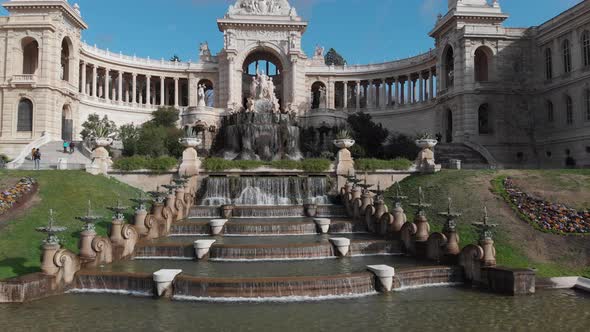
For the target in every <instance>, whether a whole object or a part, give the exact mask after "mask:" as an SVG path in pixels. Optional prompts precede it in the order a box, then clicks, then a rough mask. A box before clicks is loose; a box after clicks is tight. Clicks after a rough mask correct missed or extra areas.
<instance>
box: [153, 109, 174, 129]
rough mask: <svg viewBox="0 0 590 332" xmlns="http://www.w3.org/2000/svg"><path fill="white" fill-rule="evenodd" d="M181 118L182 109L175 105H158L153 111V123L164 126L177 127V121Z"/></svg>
mask: <svg viewBox="0 0 590 332" xmlns="http://www.w3.org/2000/svg"><path fill="white" fill-rule="evenodd" d="M179 119H180V111H179V110H177V109H176V108H174V107H158V109H157V110H156V111H154V112H152V120H151V121H150V122H151V123H152V124H153V125H156V126H162V127H176V123H177V122H178V120H179Z"/></svg>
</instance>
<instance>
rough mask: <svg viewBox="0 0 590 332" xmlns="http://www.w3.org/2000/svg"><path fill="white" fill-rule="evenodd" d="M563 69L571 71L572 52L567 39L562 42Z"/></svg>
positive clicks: (567, 71) (566, 71)
mask: <svg viewBox="0 0 590 332" xmlns="http://www.w3.org/2000/svg"><path fill="white" fill-rule="evenodd" d="M563 71H564V72H565V73H570V72H571V71H572V54H571V50H570V42H569V40H567V39H566V40H565V41H564V42H563Z"/></svg>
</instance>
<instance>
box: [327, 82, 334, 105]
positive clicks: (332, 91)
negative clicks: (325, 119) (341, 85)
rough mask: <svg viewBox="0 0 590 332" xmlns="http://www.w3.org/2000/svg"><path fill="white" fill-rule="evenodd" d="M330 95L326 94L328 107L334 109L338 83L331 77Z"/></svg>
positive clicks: (329, 83)
mask: <svg viewBox="0 0 590 332" xmlns="http://www.w3.org/2000/svg"><path fill="white" fill-rule="evenodd" d="M328 89H329V91H328V96H329V98H328V96H326V98H328V105H327V106H328V108H330V109H334V108H336V83H335V82H334V80H333V79H331V78H330V79H329V80H328Z"/></svg>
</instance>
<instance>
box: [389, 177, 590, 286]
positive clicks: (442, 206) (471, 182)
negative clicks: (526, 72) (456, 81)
mask: <svg viewBox="0 0 590 332" xmlns="http://www.w3.org/2000/svg"><path fill="white" fill-rule="evenodd" d="M511 172H512V171H487V170H486V171H443V172H441V173H438V174H434V175H424V176H413V177H410V178H407V179H405V180H404V181H402V182H401V183H400V185H401V188H402V191H403V193H404V195H406V196H409V197H410V198H409V199H408V201H406V202H405V203H404V210H405V211H406V213H407V215H408V219H413V218H414V214H415V209H414V208H412V207H410V206H409V204H408V203H413V202H417V200H418V187H419V186H422V187H423V189H424V192H425V198H426V201H427V202H428V203H432V204H433V206H432V208H430V209H429V210H428V211H427V216H428V218H429V220H430V225H431V230H432V232H440V231H441V230H442V226H443V224H444V221H445V220H444V218H443V217H440V216H438V215H437V213H438V212H442V211H446V209H447V197H451V198H452V200H453V207H454V209H456V210H459V211H460V212H462V213H463V215H462V216H461V217H460V218H458V230H459V235H460V238H461V242H460V244H461V245H462V246H466V245H468V244H471V243H476V242H477V239H478V235H477V234H476V232H475V229H474V228H473V227H472V226H471V223H472V222H475V221H480V220H481V219H482V215H483V207H484V206H487V207H488V211H489V217H490V221H491V222H493V223H498V224H500V227H499V228H498V229H497V231H496V235H495V239H494V240H495V242H496V250H497V260H498V264H500V265H503V266H509V267H522V268H536V269H537V271H538V274H539V275H540V276H543V277H552V276H563V275H588V274H590V266H580V267H579V268H571V267H568V266H566V265H565V264H561V261H552V262H545V263H538V262H535V261H534V260H531V259H529V257H527V255H526V254H525V252H524V250H522V249H521V243H513V242H511V240H510V238H509V236H508V234H507V230H506V229H505V228H504V227H502V223H506V222H520V221H518V220H517V221H507V220H505V219H504V218H503V219H502V220H499V219H500V218H501V217H500V215H499V214H498V212H497V207H498V206H499V204H506V203H505V202H504V201H503V200H501V199H498V198H497V197H496V196H495V195H491V193H490V188H491V184H490V180H491V179H494V178H497V177H498V176H501V175H510V173H511ZM519 172H522V171H519ZM532 172H533V173H534V174H536V172H544V173H545V174H551V175H553V176H549V178H551V179H552V180H551V181H553V179H555V178H556V177H557V174H558V173H559V172H561V171H551V173H547V172H548V171H532ZM563 172H569V171H563ZM578 173H581V174H588V175H590V173H588V172H586V173H584V172H578ZM589 179H590V178H589ZM394 192H395V191H394V190H393V188H390V189H389V191H388V192H387V193H386V195H385V197H386V200H387V203H388V205H389V207H390V208H391V207H392V206H391V205H392V196H393V195H394ZM486 194H488V195H486ZM527 232H538V231H536V230H534V229H533V228H532V227H530V228H527ZM539 234H540V232H539ZM556 236H557V235H556Z"/></svg>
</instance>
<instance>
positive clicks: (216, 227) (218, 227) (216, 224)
mask: <svg viewBox="0 0 590 332" xmlns="http://www.w3.org/2000/svg"><path fill="white" fill-rule="evenodd" d="M227 222H228V220H227V219H213V220H211V221H209V227H210V228H211V235H214V236H215V235H219V234H221V232H222V231H223V226H225V224H226V223H227Z"/></svg>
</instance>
